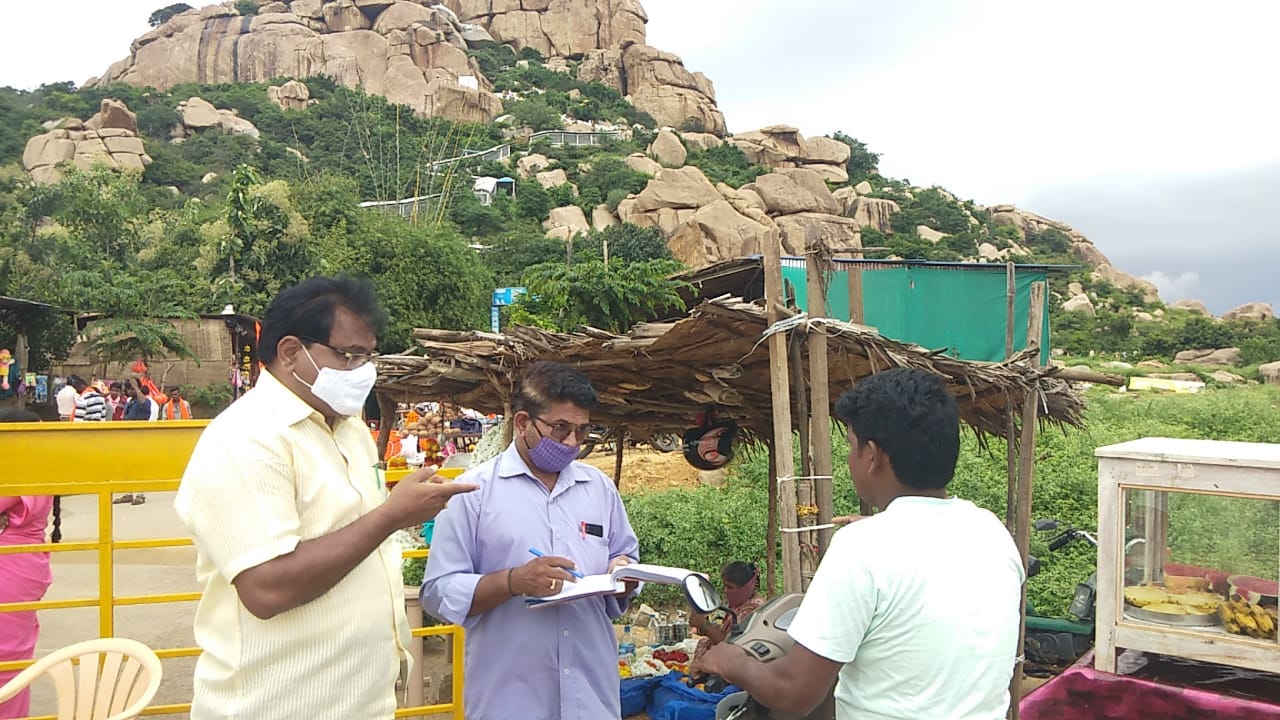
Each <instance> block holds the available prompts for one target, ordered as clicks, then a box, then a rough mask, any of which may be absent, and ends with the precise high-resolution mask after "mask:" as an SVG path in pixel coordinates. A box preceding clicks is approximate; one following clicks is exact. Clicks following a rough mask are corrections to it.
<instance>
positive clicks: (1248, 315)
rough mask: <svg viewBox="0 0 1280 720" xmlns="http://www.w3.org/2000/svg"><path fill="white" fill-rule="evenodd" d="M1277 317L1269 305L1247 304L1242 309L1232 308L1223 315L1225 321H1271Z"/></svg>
mask: <svg viewBox="0 0 1280 720" xmlns="http://www.w3.org/2000/svg"><path fill="white" fill-rule="evenodd" d="M1275 316H1276V314H1275V311H1274V310H1272V309H1271V305H1269V304H1267V303H1260V302H1255V303H1245V304H1244V305H1241V306H1240V307H1236V308H1231V309H1230V310H1228V311H1226V312H1225V313H1223V314H1222V319H1223V320H1257V321H1265V320H1270V319H1272V318H1274V317H1275Z"/></svg>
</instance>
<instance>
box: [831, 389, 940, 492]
mask: <svg viewBox="0 0 1280 720" xmlns="http://www.w3.org/2000/svg"><path fill="white" fill-rule="evenodd" d="M836 417H837V418H839V419H840V421H841V422H843V423H844V424H845V425H847V426H849V428H850V429H852V430H853V434H854V435H856V436H857V438H858V444H859V446H863V445H866V444H867V442H868V441H871V440H874V441H875V442H876V445H878V446H880V448H881V449H882V450H884V451H885V452H886V453H888V455H889V463H890V465H891V466H892V467H893V472H894V474H896V475H897V476H898V480H899V481H900V482H901V483H902V484H904V485H907V486H908V487H913V488H917V489H921V490H938V489H941V488H944V487H946V486H947V483H949V482H951V478H952V476H954V475H955V472H956V460H957V459H958V458H959V457H960V408H959V406H958V405H957V404H956V399H955V398H954V397H953V396H952V395H951V393H950V392H948V391H947V387H946V385H944V384H943V382H942V378H941V377H940V376H938V375H934V374H932V373H927V372H925V371H923V370H916V369H913V368H895V369H893V370H885V371H883V372H878V373H875V374H873V375H871V376H869V377H867V378H865V379H863V380H860V381H859V382H858V384H857V385H854V386H853V389H852V390H849V391H848V392H846V393H845V394H843V395H841V396H840V399H839V400H837V401H836Z"/></svg>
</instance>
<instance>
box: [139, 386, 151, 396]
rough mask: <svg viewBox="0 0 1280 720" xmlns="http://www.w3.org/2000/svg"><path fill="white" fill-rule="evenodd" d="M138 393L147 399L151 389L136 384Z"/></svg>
mask: <svg viewBox="0 0 1280 720" xmlns="http://www.w3.org/2000/svg"><path fill="white" fill-rule="evenodd" d="M138 392H140V393H142V394H143V395H146V396H147V397H151V388H149V387H147V386H146V385H143V384H142V383H138Z"/></svg>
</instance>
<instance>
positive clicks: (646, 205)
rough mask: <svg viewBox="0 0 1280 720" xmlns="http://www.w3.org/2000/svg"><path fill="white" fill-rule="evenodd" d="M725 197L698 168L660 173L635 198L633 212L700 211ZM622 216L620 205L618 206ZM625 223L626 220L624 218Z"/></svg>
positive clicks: (664, 170)
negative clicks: (699, 209)
mask: <svg viewBox="0 0 1280 720" xmlns="http://www.w3.org/2000/svg"><path fill="white" fill-rule="evenodd" d="M722 199H723V198H722V197H721V196H720V192H719V191H718V190H716V186H715V185H712V184H711V181H710V180H708V179H707V176H706V175H703V174H702V171H701V170H699V169H698V168H696V167H693V166H688V167H683V168H678V169H672V168H666V169H663V170H660V171H659V172H658V174H657V176H656V177H655V178H654V179H652V180H650V181H649V184H648V185H646V186H645V188H644V190H642V191H641V192H640V194H639V195H637V196H635V198H634V202H635V204H634V209H635V211H636V212H639V213H646V212H650V211H653V210H658V209H660V208H669V209H677V208H679V209H697V208H700V207H704V206H706V205H710V204H712V203H715V202H717V201H719V200H722ZM619 214H621V206H619ZM623 221H624V222H627V219H626V218H625V217H624V218H623Z"/></svg>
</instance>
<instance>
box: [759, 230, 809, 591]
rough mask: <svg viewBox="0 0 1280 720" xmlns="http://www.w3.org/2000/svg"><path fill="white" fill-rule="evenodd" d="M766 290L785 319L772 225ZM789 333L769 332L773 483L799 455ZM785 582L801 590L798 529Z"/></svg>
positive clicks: (778, 244)
mask: <svg viewBox="0 0 1280 720" xmlns="http://www.w3.org/2000/svg"><path fill="white" fill-rule="evenodd" d="M764 294H765V300H766V307H767V308H768V314H767V316H766V320H767V322H768V323H769V325H771V326H772V325H773V324H774V323H776V322H778V320H779V319H781V317H782V314H781V313H780V312H779V311H778V308H777V306H779V305H781V304H782V301H783V299H782V238H781V237H780V234H779V232H778V229H777V228H771V229H770V230H769V231H768V234H767V235H766V237H765V241H764ZM789 377H790V375H789V374H788V368H787V336H786V335H785V334H784V333H774V334H772V335H770V336H769V386H770V388H769V389H770V392H771V393H772V402H771V405H772V407H773V443H774V446H775V465H774V476H773V477H772V478H771V479H770V482H772V483H775V484H776V483H780V482H786V481H784V480H783V478H791V477H793V476H794V475H795V458H794V456H793V455H792V450H791V388H790V387H788V378H789ZM778 507H779V510H780V515H781V519H780V520H779V523H780V524H781V528H780V529H785V528H794V527H796V493H795V485H794V483H792V484H790V485H787V486H786V487H780V488H779V489H778ZM782 583H783V588H784V589H785V590H786V591H787V592H800V589H801V587H800V538H799V537H798V536H797V535H796V533H794V532H784V533H783V534H782Z"/></svg>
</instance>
